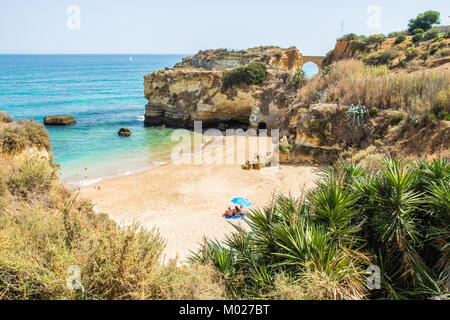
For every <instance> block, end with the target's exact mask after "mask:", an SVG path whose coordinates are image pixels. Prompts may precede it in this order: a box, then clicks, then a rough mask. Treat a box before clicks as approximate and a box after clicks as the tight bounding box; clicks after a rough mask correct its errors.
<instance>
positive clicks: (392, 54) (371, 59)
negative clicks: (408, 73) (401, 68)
mask: <svg viewBox="0 0 450 320" xmlns="http://www.w3.org/2000/svg"><path fill="white" fill-rule="evenodd" d="M397 57H398V52H397V51H396V50H393V49H387V50H384V51H380V52H374V53H371V54H369V55H368V56H367V57H366V58H364V60H363V61H364V62H365V63H366V64H369V65H374V66H377V65H382V64H384V65H387V64H389V63H390V62H391V61H393V60H394V59H395V58H397Z"/></svg>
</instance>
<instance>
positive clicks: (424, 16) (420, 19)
mask: <svg viewBox="0 0 450 320" xmlns="http://www.w3.org/2000/svg"><path fill="white" fill-rule="evenodd" d="M439 18H440V13H439V12H437V11H432V10H429V11H427V12H424V13H421V14H419V15H418V16H417V17H416V18H415V19H411V20H409V24H408V30H409V31H413V30H416V29H418V28H420V29H422V30H425V31H426V30H429V29H431V27H432V26H433V25H434V24H439V23H440V20H439Z"/></svg>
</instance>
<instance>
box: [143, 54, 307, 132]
mask: <svg viewBox="0 0 450 320" xmlns="http://www.w3.org/2000/svg"><path fill="white" fill-rule="evenodd" d="M252 61H260V62H264V63H265V64H266V65H267V66H268V68H267V80H266V81H264V83H261V84H259V85H246V84H242V85H239V86H234V87H232V88H224V86H223V84H222V78H223V74H224V71H225V70H227V69H230V68H233V67H237V66H243V65H247V64H248V63H249V62H252ZM302 64H303V61H302V55H301V54H300V52H299V51H298V50H297V49H296V48H289V49H281V48H277V47H259V48H254V49H249V50H245V51H236V52H235V51H228V50H222V49H220V50H207V51H201V52H199V53H198V54H197V55H195V56H193V57H187V58H185V59H183V61H182V62H181V63H179V64H177V65H176V66H175V67H174V68H172V69H166V70H161V71H157V72H153V73H151V74H148V75H146V76H145V77H144V88H145V97H146V98H147V99H148V104H147V106H146V112H145V123H146V124H147V125H168V126H173V127H183V128H189V127H192V126H193V123H194V121H197V120H201V121H203V126H204V127H216V128H217V127H218V128H220V129H226V128H236V127H242V128H245V129H247V128H248V127H253V128H257V127H258V126H262V127H267V128H278V127H279V121H280V119H281V117H280V110H281V109H284V108H286V107H287V106H288V102H289V93H288V91H289V90H283V89H281V87H284V86H285V82H286V79H287V78H288V77H289V75H290V71H293V70H296V69H298V68H301V66H302Z"/></svg>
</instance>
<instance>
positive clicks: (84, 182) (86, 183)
mask: <svg viewBox="0 0 450 320" xmlns="http://www.w3.org/2000/svg"><path fill="white" fill-rule="evenodd" d="M102 180H103V179H102V178H97V179H90V180H83V181H80V182H78V183H77V184H78V185H80V186H90V185H92V184H95V183H97V182H100V181H102Z"/></svg>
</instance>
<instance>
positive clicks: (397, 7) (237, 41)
mask: <svg viewBox="0 0 450 320" xmlns="http://www.w3.org/2000/svg"><path fill="white" fill-rule="evenodd" d="M430 9H431V10H437V11H439V12H441V22H442V24H445V25H448V24H450V19H449V16H450V1H448V0H440V1H438V0H427V1H424V0H395V1H394V0H370V1H366V0H340V1H335V0H322V1H313V0H308V1H301V0H296V1H295V0H270V1H266V0H222V1H215V0H209V1H206V0H160V1H154V0H121V1H117V0H0V54H9V53H24V54H50V53H51V54H53V53H63V54H82V53H83V54H87V53H96V54H106V53H110V54H150V53H155V54H157V53H162V54H168V53H174V54H191V53H195V52H197V51H198V50H203V49H216V48H228V49H245V48H249V47H255V46H260V45H276V46H281V47H290V46H296V47H297V48H299V50H300V52H301V53H302V54H303V55H325V54H326V53H327V52H328V51H330V50H331V49H332V48H333V47H334V44H335V42H336V39H337V38H338V37H340V36H341V35H342V30H343V32H344V33H345V34H346V33H350V32H353V33H356V34H365V35H369V34H376V33H385V34H386V33H389V32H391V31H398V30H404V29H406V27H407V24H408V20H409V19H410V18H412V17H415V16H417V14H419V13H421V12H424V11H426V10H430ZM342 26H343V28H342Z"/></svg>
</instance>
